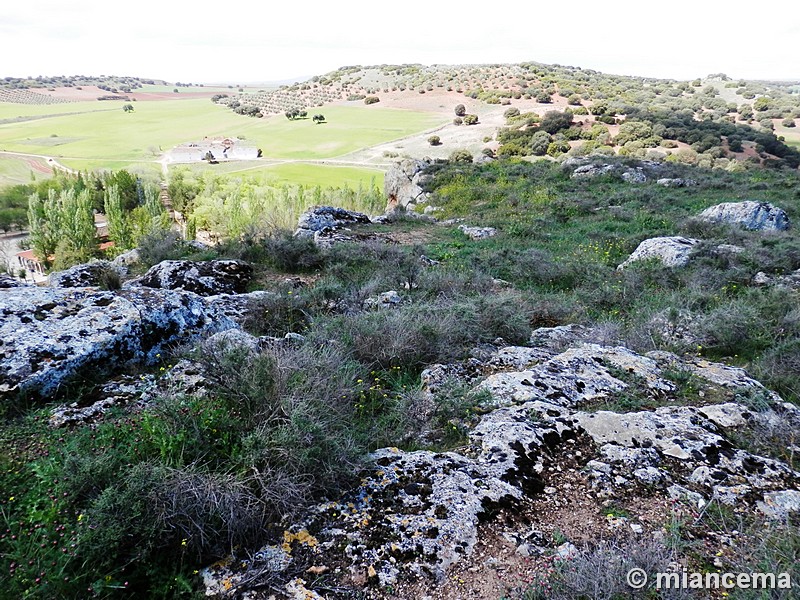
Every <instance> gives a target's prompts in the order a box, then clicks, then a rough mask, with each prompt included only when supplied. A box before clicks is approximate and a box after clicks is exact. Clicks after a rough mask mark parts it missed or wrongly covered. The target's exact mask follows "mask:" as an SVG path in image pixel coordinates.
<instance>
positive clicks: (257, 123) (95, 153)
mask: <svg viewBox="0 0 800 600" xmlns="http://www.w3.org/2000/svg"><path fill="white" fill-rule="evenodd" d="M115 106H116V107H117V109H116V110H108V109H109V108H113V107H111V106H110V105H109V104H107V103H105V102H96V103H87V102H81V103H74V104H67V105H61V106H57V107H53V106H30V107H29V106H23V105H13V106H9V105H0V119H2V118H14V117H17V116H25V115H44V114H51V115H53V116H51V117H48V118H43V119H36V120H31V121H24V122H17V123H3V124H0V149H3V150H9V151H16V152H27V153H32V154H42V155H46V156H53V157H55V158H76V159H95V160H98V162H100V163H102V162H104V161H120V160H128V161H137V160H154V152H158V149H159V148H161V149H162V150H168V149H170V148H172V147H173V146H175V145H177V144H180V143H182V142H187V141H192V140H202V138H203V137H204V136H209V137H215V136H230V137H235V136H242V137H244V138H246V139H247V142H248V143H251V144H253V145H255V146H257V147H259V148H262V149H263V151H264V156H265V157H275V158H295V159H318V158H331V157H335V156H340V155H342V154H346V153H348V152H352V151H354V150H358V149H360V148H364V147H367V146H371V145H374V144H378V143H382V142H387V141H390V140H393V139H396V138H400V137H404V136H407V135H410V134H413V133H416V132H419V131H422V130H425V129H428V128H430V127H433V126H435V125H438V124H441V121H442V118H441V117H440V116H435V115H431V114H426V113H416V112H411V111H404V110H393V109H375V108H371V109H370V110H365V109H364V108H363V107H352V106H332V107H325V108H323V109H319V112H321V113H322V114H324V115H325V117H326V118H327V120H328V122H327V123H324V124H321V125H316V124H315V123H313V122H312V120H311V119H310V118H309V119H305V120H298V121H291V122H290V121H288V120H287V119H286V118H285V117H283V116H273V117H269V118H265V119H252V118H247V117H243V116H241V115H236V114H234V113H233V112H231V111H229V110H227V109H226V108H224V107H221V106H216V105H214V104H213V103H212V102H210V101H209V100H208V99H196V100H165V101H161V102H138V103H136V104H135V105H134V106H135V111H134V112H133V113H125V112H123V111H122V103H118V104H115ZM78 110H84V111H87V112H84V113H82V114H71V115H60V116H59V115H58V114H56V113H59V112H76V111H78Z"/></svg>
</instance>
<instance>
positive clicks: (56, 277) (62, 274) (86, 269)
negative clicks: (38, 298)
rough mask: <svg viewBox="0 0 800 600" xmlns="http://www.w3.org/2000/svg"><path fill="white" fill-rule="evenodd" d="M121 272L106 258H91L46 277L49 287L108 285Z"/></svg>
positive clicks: (117, 278) (117, 279)
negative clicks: (88, 260) (86, 261)
mask: <svg viewBox="0 0 800 600" xmlns="http://www.w3.org/2000/svg"><path fill="white" fill-rule="evenodd" d="M121 275H122V272H121V271H120V269H119V268H118V267H116V266H115V265H114V264H112V263H110V262H108V261H107V260H93V261H92V262H89V263H85V264H82V265H75V266H73V267H70V268H69V269H67V270H66V271H58V272H56V273H51V274H50V277H49V278H48V285H49V286H50V287H62V288H76V287H101V286H106V287H107V286H109V284H110V283H111V282H112V281H113V280H114V279H116V281H117V283H119V278H120V276H121Z"/></svg>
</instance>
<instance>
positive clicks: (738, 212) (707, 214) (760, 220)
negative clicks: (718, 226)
mask: <svg viewBox="0 0 800 600" xmlns="http://www.w3.org/2000/svg"><path fill="white" fill-rule="evenodd" d="M698 219H700V220H702V221H710V222H713V223H727V224H730V225H738V226H740V227H743V228H745V229H752V230H758V231H784V230H786V229H789V227H790V226H791V224H790V222H789V217H788V215H787V214H786V211H784V210H783V209H782V208H778V207H777V206H774V205H772V204H770V203H769V202H756V201H753V200H747V201H745V202H723V203H722V204H717V205H715V206H711V207H709V208H707V209H705V210H704V211H703V212H701V213H700V215H698Z"/></svg>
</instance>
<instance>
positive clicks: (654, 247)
mask: <svg viewBox="0 0 800 600" xmlns="http://www.w3.org/2000/svg"><path fill="white" fill-rule="evenodd" d="M699 243H700V240H695V239H692V238H685V237H680V236H676V237H657V238H650V239H648V240H644V241H643V242H642V243H641V244H639V246H638V247H637V248H636V250H634V251H633V254H631V255H630V256H629V257H628V258H627V260H625V262H623V263H622V264H621V265H619V266H618V267H617V268H618V269H624V268H625V267H627V266H629V265H630V264H632V263H634V262H637V261H640V260H648V259H651V258H655V259H658V260H660V261H661V263H662V264H663V265H664V266H665V267H684V266H686V265H687V264H688V263H689V259H690V258H691V255H692V250H693V249H694V247H695V246H696V245H697V244H699Z"/></svg>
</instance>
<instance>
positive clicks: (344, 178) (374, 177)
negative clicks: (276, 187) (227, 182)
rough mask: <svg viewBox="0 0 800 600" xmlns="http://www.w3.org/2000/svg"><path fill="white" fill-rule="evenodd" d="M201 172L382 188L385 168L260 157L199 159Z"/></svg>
mask: <svg viewBox="0 0 800 600" xmlns="http://www.w3.org/2000/svg"><path fill="white" fill-rule="evenodd" d="M190 168H191V169H192V170H193V171H195V172H198V173H217V174H226V175H242V176H247V177H256V178H258V179H259V180H266V181H269V182H271V183H276V184H282V183H291V184H300V185H306V186H316V185H319V186H321V187H350V188H352V189H357V188H358V187H359V186H361V187H363V188H367V187H371V186H372V185H373V184H374V185H376V186H378V187H379V188H383V175H384V173H383V171H379V170H377V169H367V168H362V167H349V166H334V165H321V164H313V163H303V162H291V163H283V164H276V165H266V166H265V165H264V164H263V163H261V162H259V161H241V162H229V163H222V164H219V165H209V164H206V163H200V164H196V165H190Z"/></svg>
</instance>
